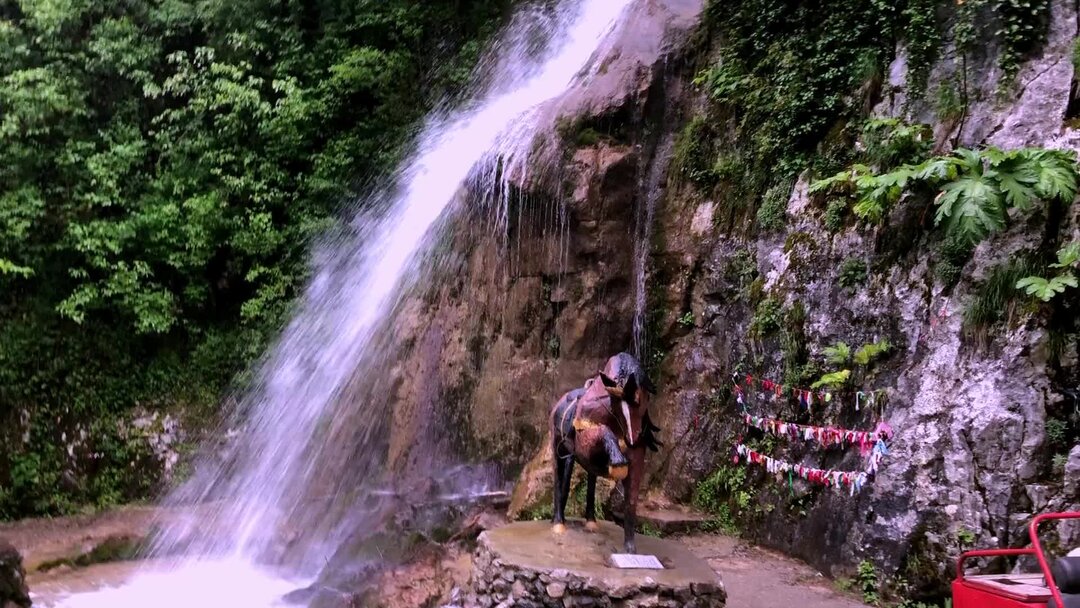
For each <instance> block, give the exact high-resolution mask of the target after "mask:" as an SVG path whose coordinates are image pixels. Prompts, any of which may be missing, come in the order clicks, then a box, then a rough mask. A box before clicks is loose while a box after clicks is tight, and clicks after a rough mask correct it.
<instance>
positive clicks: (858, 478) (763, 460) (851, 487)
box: [735, 443, 876, 496]
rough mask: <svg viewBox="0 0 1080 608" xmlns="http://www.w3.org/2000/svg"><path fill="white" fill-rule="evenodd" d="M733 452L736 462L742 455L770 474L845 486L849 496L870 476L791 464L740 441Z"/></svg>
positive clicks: (842, 487)
mask: <svg viewBox="0 0 1080 608" xmlns="http://www.w3.org/2000/svg"><path fill="white" fill-rule="evenodd" d="M735 452H736V454H737V456H736V457H735V461H736V462H738V460H739V457H742V458H745V459H746V462H747V463H749V464H761V465H764V466H765V470H766V471H767V472H768V473H770V474H779V475H782V474H784V473H787V474H788V476H789V477H790V476H791V475H792V474H794V475H798V476H799V477H801V478H803V479H805V480H806V481H808V482H810V483H816V484H820V485H823V486H826V487H831V488H838V489H841V490H842V489H844V488H847V489H848V495H849V496H854V495H855V494H856V493H857V492H860V491H861V490H862V488H863V486H865V485H866V483H867V481H869V478H870V475H869V474H868V473H867V472H865V471H835V470H832V469H829V470H825V469H815V468H813V467H804V466H802V465H801V464H791V463H790V462H787V461H786V460H778V459H776V458H772V457H769V456H766V455H764V454H762V453H761V452H757V451H754V450H751V449H750V448H748V447H747V446H746V445H744V444H741V443H740V444H738V445H737V446H735ZM875 466H876V465H875Z"/></svg>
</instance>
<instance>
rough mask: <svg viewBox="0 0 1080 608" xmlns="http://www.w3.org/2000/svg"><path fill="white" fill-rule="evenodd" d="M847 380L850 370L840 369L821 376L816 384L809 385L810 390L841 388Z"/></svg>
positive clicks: (849, 376)
mask: <svg viewBox="0 0 1080 608" xmlns="http://www.w3.org/2000/svg"><path fill="white" fill-rule="evenodd" d="M849 378H851V370H850V369H842V370H840V371H837V372H831V373H828V374H825V375H823V376H822V377H821V378H819V379H818V381H817V382H815V383H813V384H811V385H810V388H822V387H828V388H841V387H843V386H844V385H846V384H847V381H848V379H849Z"/></svg>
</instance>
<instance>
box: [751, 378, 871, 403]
mask: <svg viewBox="0 0 1080 608" xmlns="http://www.w3.org/2000/svg"><path fill="white" fill-rule="evenodd" d="M736 378H737V377H736ZM733 382H734V384H735V388H734V391H735V401H736V402H737V403H738V404H739V406H740V407H741V408H742V409H743V411H745V410H746V398H745V396H744V393H745V392H746V391H748V390H750V389H752V388H753V387H754V386H755V385H756V386H757V387H758V388H759V389H760V390H761V391H762V392H764V393H765V394H766V395H774V396H775V398H776V399H779V398H781V397H783V396H784V394H785V393H791V394H792V395H794V396H795V397H796V398H798V400H799V406H800V407H805V408H806V409H807V410H812V409H814V404H815V403H817V404H822V403H829V402H831V401H832V399H833V393H832V391H827V390H812V389H806V388H797V387H794V386H787V385H785V384H782V383H779V382H775V381H773V380H769V379H767V378H755V377H754V376H752V375H750V374H747V375H746V377H745V378H744V379H743V383H744V384H745V387H744V386H743V384H739V381H738V380H737V379H735V378H733ZM878 399H879V397H878V396H877V395H876V393H875V392H874V391H869V392H866V391H858V392H856V393H855V411H856V412H857V411H859V410H860V409H862V408H863V407H873V406H874V403H875V402H876V401H877V400H878Z"/></svg>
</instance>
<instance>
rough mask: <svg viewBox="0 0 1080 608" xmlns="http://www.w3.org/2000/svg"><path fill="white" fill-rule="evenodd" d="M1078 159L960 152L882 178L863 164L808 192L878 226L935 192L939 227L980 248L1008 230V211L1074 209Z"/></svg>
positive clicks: (1036, 152) (1065, 154)
mask: <svg viewBox="0 0 1080 608" xmlns="http://www.w3.org/2000/svg"><path fill="white" fill-rule="evenodd" d="M1077 182H1078V173H1077V165H1076V154H1075V152H1073V151H1066V150H1048V149H1042V148H1024V149H1019V150H1008V151H1003V150H1000V149H998V148H993V147H990V148H985V149H982V150H970V149H966V148H961V149H958V150H955V151H954V152H953V153H952V154H950V155H948V156H938V157H934V158H931V159H929V160H927V161H925V162H922V163H919V164H917V165H910V164H908V165H903V166H900V167H898V168H897V169H895V170H893V171H891V172H889V173H883V174H880V175H879V174H875V173H874V171H873V170H872V169H871V168H870V167H868V166H866V165H862V164H855V165H852V167H851V168H849V169H846V170H844V171H841V172H840V173H837V174H836V175H834V176H832V177H829V178H825V179H823V180H820V181H817V182H815V183H814V184H812V185H811V187H810V192H812V193H817V192H823V193H832V194H838V195H841V196H847V197H849V198H854V199H855V200H856V201H857V202H856V204H855V207H854V209H853V210H854V212H855V214H856V215H857V216H859V217H860V218H862V219H864V220H867V221H871V222H880V221H881V220H882V219H883V217H884V214H885V212H886V211H887V210H888V209H889V208H890V207H891V206H892V205H893V204H894V203H895V202H896V201H897V200H899V198H900V196H901V195H902V194H903V192H904V191H905V190H906V189H908V188H910V187H912V186H915V185H920V186H921V187H924V188H929V189H930V190H932V191H937V196H936V197H935V199H934V203H935V204H936V205H937V212H936V214H935V217H934V222H935V224H939V225H944V226H945V229H946V230H947V231H948V232H949V233H950V234H952V235H956V236H958V237H960V238H962V239H963V240H965V241H967V242H968V243H976V242H978V241H980V240H982V239H983V238H985V237H986V236H987V235H989V234H991V233H994V232H998V231H1000V230H1002V229H1004V227H1005V224H1006V215H1007V211H1008V209H1009V208H1016V209H1018V210H1020V211H1026V210H1028V209H1030V208H1031V206H1032V205H1033V204H1034V203H1035V201H1037V200H1042V201H1047V202H1051V201H1054V202H1059V203H1066V204H1068V203H1071V202H1072V201H1073V199H1074V198H1075V197H1076V191H1077Z"/></svg>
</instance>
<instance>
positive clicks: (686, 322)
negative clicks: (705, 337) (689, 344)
mask: <svg viewBox="0 0 1080 608" xmlns="http://www.w3.org/2000/svg"><path fill="white" fill-rule="evenodd" d="M677 322H678V324H679V325H681V326H683V327H688V328H689V327H693V326H694V311H692V310H688V311H686V314H684V315H683V316H681V317H679V319H678V321H677Z"/></svg>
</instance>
